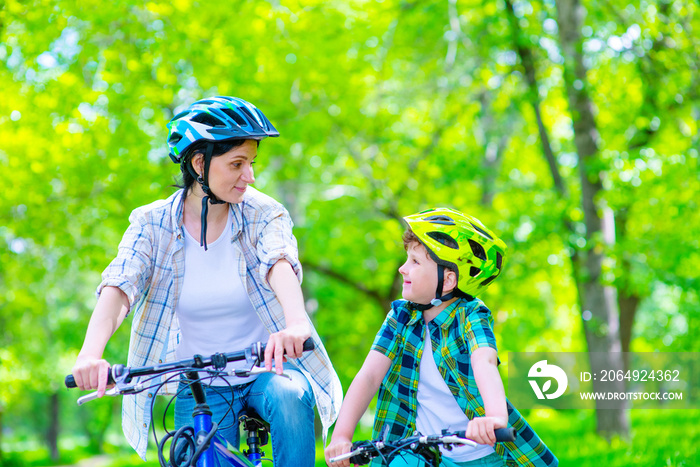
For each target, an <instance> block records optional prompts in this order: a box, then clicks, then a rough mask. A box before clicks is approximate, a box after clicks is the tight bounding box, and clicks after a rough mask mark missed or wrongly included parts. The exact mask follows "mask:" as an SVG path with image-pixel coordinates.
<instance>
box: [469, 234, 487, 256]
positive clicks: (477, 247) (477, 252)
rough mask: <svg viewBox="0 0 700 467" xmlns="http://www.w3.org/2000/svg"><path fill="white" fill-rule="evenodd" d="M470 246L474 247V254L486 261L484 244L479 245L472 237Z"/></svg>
mask: <svg viewBox="0 0 700 467" xmlns="http://www.w3.org/2000/svg"><path fill="white" fill-rule="evenodd" d="M469 246H470V247H472V253H474V256H476V257H477V258H479V259H480V260H481V261H486V252H485V251H484V247H483V246H481V245H479V244H478V243H477V242H475V241H474V240H472V239H469Z"/></svg>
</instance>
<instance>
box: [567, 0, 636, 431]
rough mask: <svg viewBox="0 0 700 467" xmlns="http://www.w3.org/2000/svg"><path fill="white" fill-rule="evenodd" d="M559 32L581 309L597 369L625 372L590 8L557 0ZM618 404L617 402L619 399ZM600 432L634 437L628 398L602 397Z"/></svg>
mask: <svg viewBox="0 0 700 467" xmlns="http://www.w3.org/2000/svg"><path fill="white" fill-rule="evenodd" d="M556 5H557V11H558V15H559V35H560V42H561V48H562V55H563V57H564V78H565V83H566V91H567V96H568V100H569V107H570V112H571V115H572V120H573V125H574V144H575V146H576V151H577V153H578V158H579V161H578V166H579V176H580V180H581V195H582V200H581V201H582V207H583V212H584V221H585V226H586V249H585V251H582V252H581V253H582V255H581V256H582V258H581V259H582V262H581V265H580V267H581V268H582V271H580V272H579V277H580V288H579V289H580V293H581V305H582V307H581V311H582V318H583V323H584V329H585V334H586V342H587V344H588V349H589V358H590V364H591V371H592V372H594V373H597V374H600V372H601V371H603V370H615V371H617V370H622V369H623V368H624V363H623V361H622V353H621V352H622V344H621V340H620V332H619V324H620V321H619V310H618V305H617V296H616V295H617V294H616V290H615V288H614V287H612V286H610V285H605V284H603V282H602V279H603V277H602V274H603V263H604V261H605V259H606V247H605V244H604V239H603V237H604V235H603V233H604V232H608V231H614V227H613V226H611V225H607V224H608V223H609V222H611V219H610V218H609V217H603V216H602V213H603V212H604V210H605V206H604V198H603V194H604V190H603V186H602V182H601V179H600V174H599V170H598V169H597V168H596V166H597V164H598V163H599V157H598V152H599V151H598V130H597V128H596V122H595V118H594V116H593V103H592V101H591V99H590V97H589V96H588V92H587V84H588V83H587V78H586V68H585V65H584V63H583V53H582V40H581V26H582V25H583V17H584V15H585V10H584V8H583V7H582V5H581V3H580V1H579V0H560V1H558V2H556ZM593 389H594V391H604V392H610V391H614V392H624V391H625V384H624V381H616V382H609V383H602V382H601V381H600V378H597V379H596V380H594V381H593ZM613 402H614V403H613ZM596 409H597V410H596V418H597V431H598V433H600V434H602V435H604V436H606V437H610V436H612V435H622V436H624V437H628V436H629V420H628V416H627V415H628V413H627V412H628V406H627V403H626V402H624V401H600V400H598V401H596Z"/></svg>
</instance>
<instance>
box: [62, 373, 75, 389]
mask: <svg viewBox="0 0 700 467" xmlns="http://www.w3.org/2000/svg"><path fill="white" fill-rule="evenodd" d="M65 383H66V387H67V388H77V387H78V385H77V384H75V378H73V375H68V376H66V381H65Z"/></svg>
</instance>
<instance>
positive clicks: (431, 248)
mask: <svg viewBox="0 0 700 467" xmlns="http://www.w3.org/2000/svg"><path fill="white" fill-rule="evenodd" d="M403 219H404V221H405V222H406V224H407V225H408V228H409V229H410V230H411V231H412V232H413V233H414V234H415V235H416V237H418V239H419V240H420V242H421V243H422V244H423V246H424V247H425V249H426V250H427V251H428V254H429V255H430V257H431V258H432V259H433V261H435V262H436V263H437V265H438V284H437V290H436V291H435V298H434V299H432V300H431V302H430V303H429V304H426V305H424V304H418V303H414V304H413V305H414V307H415V308H417V309H418V310H421V311H424V310H427V309H429V308H431V307H433V306H439V305H440V304H442V303H443V302H445V301H447V300H449V299H451V298H454V297H456V296H473V295H477V294H478V293H480V292H482V291H483V290H485V289H486V288H487V287H488V286H489V285H490V284H491V283H492V282H493V281H494V280H495V279H496V278H497V277H498V275H499V274H500V273H501V271H502V269H503V260H504V259H505V256H506V250H507V247H506V244H505V243H504V242H503V241H502V240H501V239H500V238H498V237H497V236H496V235H494V233H493V232H492V231H490V230H489V229H488V228H486V226H484V224H482V223H481V221H479V220H478V219H477V218H475V217H472V216H468V215H466V214H463V213H461V212H459V211H456V210H454V209H450V208H434V209H428V210H425V211H421V212H419V213H417V214H413V215H410V216H406V217H404V218H403ZM446 267H447V268H450V269H452V270H453V271H454V272H455V273H456V274H457V287H456V288H455V289H454V290H453V291H451V292H449V293H447V294H445V295H442V287H443V282H444V277H445V268H446Z"/></svg>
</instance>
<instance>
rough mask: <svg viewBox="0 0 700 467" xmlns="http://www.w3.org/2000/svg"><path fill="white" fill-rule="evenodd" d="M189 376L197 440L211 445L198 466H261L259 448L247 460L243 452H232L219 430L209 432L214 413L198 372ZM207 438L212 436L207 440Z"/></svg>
mask: <svg viewBox="0 0 700 467" xmlns="http://www.w3.org/2000/svg"><path fill="white" fill-rule="evenodd" d="M187 378H188V379H189V380H190V381H191V383H190V388H191V390H192V396H193V397H194V401H195V407H194V411H193V413H192V415H193V417H194V427H193V428H194V433H195V442H196V443H197V444H198V446H197V447H198V448H199V446H200V443H206V442H208V443H209V446H208V447H207V448H206V449H205V450H204V451H203V452H202V453H201V455H200V456H199V458H198V459H197V460H196V467H228V466H232V467H260V466H262V453H261V452H260V450H259V449H253V450H251V452H250V453H248V456H247V460H246V459H243V458H242V454H234V453H232V452H231V451H230V450H229V449H228V448H227V447H226V446H227V442H226V440H225V439H224V438H223V436H221V435H220V434H219V432H218V431H216V432H214V433H213V436H211V435H209V436H207V434H209V433H211V432H212V429H213V428H214V423H213V422H212V418H211V416H212V413H211V410H209V406H208V405H207V403H206V396H205V394H204V390H203V388H202V383H201V382H200V381H199V379H198V376H197V373H196V372H193V373H187ZM207 438H210V439H209V440H207Z"/></svg>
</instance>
